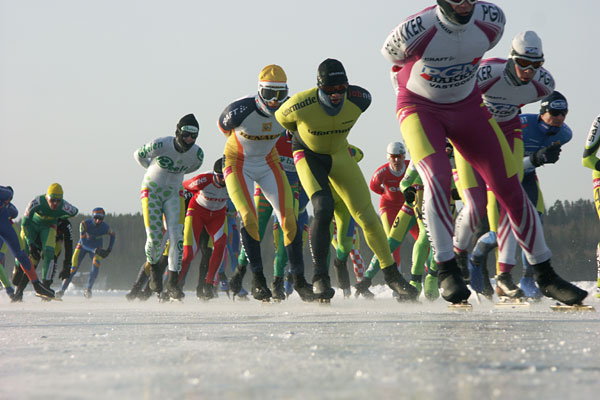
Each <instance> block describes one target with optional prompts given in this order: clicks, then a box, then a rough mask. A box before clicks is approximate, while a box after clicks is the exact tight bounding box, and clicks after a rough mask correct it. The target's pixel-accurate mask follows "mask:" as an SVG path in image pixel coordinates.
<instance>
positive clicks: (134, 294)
mask: <svg viewBox="0 0 600 400" xmlns="http://www.w3.org/2000/svg"><path fill="white" fill-rule="evenodd" d="M138 293H139V290H136V289H134V288H131V290H130V291H129V293H127V294H126V295H125V298H126V299H127V300H128V301H133V300H135V299H137V296H138Z"/></svg>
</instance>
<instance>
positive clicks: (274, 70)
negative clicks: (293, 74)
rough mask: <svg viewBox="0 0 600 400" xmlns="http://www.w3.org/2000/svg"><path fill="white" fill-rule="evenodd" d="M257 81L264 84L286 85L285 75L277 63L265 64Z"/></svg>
mask: <svg viewBox="0 0 600 400" xmlns="http://www.w3.org/2000/svg"><path fill="white" fill-rule="evenodd" d="M258 81H259V83H262V84H263V85H264V86H287V84H286V82H287V76H286V75H285V72H284V71H283V68H281V67H280V66H279V65H275V64H271V65H267V66H266V67H264V68H263V69H262V71H260V74H259V75H258Z"/></svg>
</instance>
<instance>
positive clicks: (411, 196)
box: [402, 186, 417, 204]
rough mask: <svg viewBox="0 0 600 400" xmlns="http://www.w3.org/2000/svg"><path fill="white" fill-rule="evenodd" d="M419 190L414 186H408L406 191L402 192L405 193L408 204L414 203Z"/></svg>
mask: <svg viewBox="0 0 600 400" xmlns="http://www.w3.org/2000/svg"><path fill="white" fill-rule="evenodd" d="M416 193H417V190H416V189H415V188H414V187H412V186H409V187H407V188H406V189H405V190H404V192H402V194H404V201H406V202H407V203H408V204H412V203H414V202H415V198H416V197H417V196H416Z"/></svg>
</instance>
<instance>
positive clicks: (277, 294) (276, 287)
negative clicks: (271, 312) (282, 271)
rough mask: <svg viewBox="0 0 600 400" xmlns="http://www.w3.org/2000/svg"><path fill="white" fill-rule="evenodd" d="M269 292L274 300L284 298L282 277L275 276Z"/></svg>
mask: <svg viewBox="0 0 600 400" xmlns="http://www.w3.org/2000/svg"><path fill="white" fill-rule="evenodd" d="M271 293H273V300H274V301H277V302H279V301H282V300H285V291H284V290H283V277H281V276H276V277H275V278H274V279H273V282H272V283H271Z"/></svg>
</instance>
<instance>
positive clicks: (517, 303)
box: [494, 296, 529, 308]
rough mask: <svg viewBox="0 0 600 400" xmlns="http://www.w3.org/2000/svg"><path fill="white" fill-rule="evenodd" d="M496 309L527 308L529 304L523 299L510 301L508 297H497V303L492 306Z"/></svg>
mask: <svg viewBox="0 0 600 400" xmlns="http://www.w3.org/2000/svg"><path fill="white" fill-rule="evenodd" d="M494 307H496V308H520V307H529V303H528V302H527V301H526V300H525V299H523V298H518V299H512V298H510V297H504V296H502V297H499V298H498V302H497V303H496V304H494Z"/></svg>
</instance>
